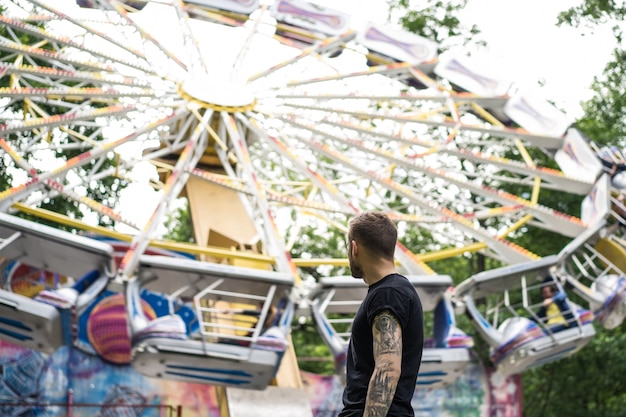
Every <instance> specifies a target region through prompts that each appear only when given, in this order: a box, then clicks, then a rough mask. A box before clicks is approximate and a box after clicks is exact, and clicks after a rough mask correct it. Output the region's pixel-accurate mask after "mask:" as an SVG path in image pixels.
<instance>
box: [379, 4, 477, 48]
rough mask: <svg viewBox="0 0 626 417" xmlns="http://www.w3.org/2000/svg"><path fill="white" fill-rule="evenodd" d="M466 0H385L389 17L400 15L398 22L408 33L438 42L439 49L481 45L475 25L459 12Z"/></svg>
mask: <svg viewBox="0 0 626 417" xmlns="http://www.w3.org/2000/svg"><path fill="white" fill-rule="evenodd" d="M467 1H468V0H452V1H442V0H426V1H419V2H416V1H410V0H388V1H387V3H388V4H389V10H390V13H389V17H390V19H392V20H393V18H394V16H399V17H398V19H397V22H398V23H399V24H400V25H401V26H402V27H404V28H405V29H406V30H408V31H409V32H413V33H416V34H418V35H420V36H423V37H425V38H427V39H430V40H432V41H435V42H437V43H439V44H440V47H441V48H442V49H447V48H449V47H451V46H454V45H466V44H469V43H477V44H484V41H482V40H479V39H478V34H479V33H480V30H479V28H478V27H477V26H475V25H473V26H466V25H464V24H463V22H461V20H460V19H459V17H458V15H459V12H460V11H461V10H462V9H463V8H464V7H465V6H466V4H467Z"/></svg>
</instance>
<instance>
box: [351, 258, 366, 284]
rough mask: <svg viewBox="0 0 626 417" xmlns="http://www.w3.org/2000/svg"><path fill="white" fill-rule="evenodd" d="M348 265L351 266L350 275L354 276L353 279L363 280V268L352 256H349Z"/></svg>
mask: <svg viewBox="0 0 626 417" xmlns="http://www.w3.org/2000/svg"><path fill="white" fill-rule="evenodd" d="M348 263H349V264H350V274H351V275H352V277H353V278H358V279H362V278H363V268H361V265H359V264H357V263H356V262H355V261H354V260H353V259H352V256H349V255H348Z"/></svg>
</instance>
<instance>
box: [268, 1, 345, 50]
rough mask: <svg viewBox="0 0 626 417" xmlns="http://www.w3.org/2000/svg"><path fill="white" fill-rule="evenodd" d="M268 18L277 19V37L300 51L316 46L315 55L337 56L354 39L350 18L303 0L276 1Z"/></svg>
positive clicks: (338, 11)
mask: <svg viewBox="0 0 626 417" xmlns="http://www.w3.org/2000/svg"><path fill="white" fill-rule="evenodd" d="M270 15H271V16H272V17H273V18H274V19H276V22H277V24H276V34H277V35H279V36H281V37H285V38H289V39H291V40H293V41H296V44H297V43H300V44H301V47H308V46H310V45H316V48H317V52H318V53H328V54H329V55H330V56H331V57H336V56H338V55H340V54H341V52H342V51H343V49H342V47H341V44H342V43H345V42H347V41H349V40H351V39H353V38H354V37H355V36H356V33H354V31H352V30H351V29H350V15H349V14H347V13H345V12H342V11H340V10H335V9H332V8H329V7H325V6H322V5H319V4H316V3H314V2H309V1H306V0H276V1H275V2H274V3H272V6H271V7H270ZM329 37H331V38H329ZM329 41H330V42H329Z"/></svg>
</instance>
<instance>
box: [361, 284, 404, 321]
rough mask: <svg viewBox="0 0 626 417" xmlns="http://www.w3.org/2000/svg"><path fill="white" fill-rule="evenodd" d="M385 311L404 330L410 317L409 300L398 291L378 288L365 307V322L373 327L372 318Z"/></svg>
mask: <svg viewBox="0 0 626 417" xmlns="http://www.w3.org/2000/svg"><path fill="white" fill-rule="evenodd" d="M385 310H389V311H390V312H391V313H392V314H393V315H394V316H395V317H396V319H398V322H399V323H400V325H401V326H402V328H405V327H406V325H407V320H408V318H409V317H410V311H411V299H410V298H409V297H406V296H404V295H403V294H402V292H401V291H400V290H399V289H396V288H380V289H378V290H377V291H376V294H375V296H374V297H371V299H370V303H369V305H368V306H367V321H368V323H369V324H370V326H372V325H373V323H374V318H375V317H376V316H377V315H379V314H380V313H382V312H383V311H385Z"/></svg>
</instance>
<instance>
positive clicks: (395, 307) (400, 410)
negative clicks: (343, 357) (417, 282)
mask: <svg viewBox="0 0 626 417" xmlns="http://www.w3.org/2000/svg"><path fill="white" fill-rule="evenodd" d="M383 310H389V311H391V313H392V314H393V315H394V316H395V317H396V318H397V319H398V321H399V322H400V325H401V326H402V371H401V374H400V380H399V381H398V387H397V388H396V394H395V396H394V398H393V402H392V404H391V407H390V408H389V413H388V414H387V415H388V416H393V417H409V416H411V417H412V416H414V413H413V408H412V407H411V398H413V393H414V392H415V381H416V380H417V372H418V371H419V367H420V363H421V360H422V349H423V347H424V313H423V311H422V303H421V301H420V299H419V296H418V295H417V292H416V291H415V288H414V287H413V286H412V285H411V283H410V282H409V280H407V279H406V278H405V277H403V276H402V275H399V274H391V275H388V276H386V277H385V278H383V279H381V280H380V281H378V282H377V283H375V284H373V285H371V286H370V287H369V290H368V292H367V295H366V296H365V299H364V300H363V302H362V303H361V306H360V307H359V310H358V311H357V313H356V315H355V316H354V321H353V323H352V335H351V337H350V343H349V345H348V356H347V361H346V387H345V389H344V392H343V406H344V407H343V410H342V411H341V412H340V413H339V417H361V416H362V415H363V410H364V409H365V400H366V396H367V387H368V385H369V382H370V377H371V376H372V373H373V372H374V352H373V336H372V323H373V321H374V317H376V316H377V315H378V314H380V313H381V312H382V311H383Z"/></svg>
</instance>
